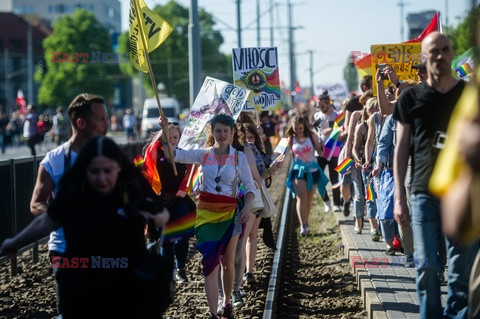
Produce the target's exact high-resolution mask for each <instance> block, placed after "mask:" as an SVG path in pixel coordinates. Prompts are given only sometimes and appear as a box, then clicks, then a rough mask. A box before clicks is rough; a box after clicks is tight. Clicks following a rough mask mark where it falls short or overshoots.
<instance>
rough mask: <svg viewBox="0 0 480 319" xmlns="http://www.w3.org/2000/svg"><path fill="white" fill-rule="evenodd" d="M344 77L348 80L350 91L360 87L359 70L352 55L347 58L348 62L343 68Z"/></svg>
mask: <svg viewBox="0 0 480 319" xmlns="http://www.w3.org/2000/svg"><path fill="white" fill-rule="evenodd" d="M343 79H344V80H345V82H347V87H348V91H349V92H352V91H356V90H357V88H358V72H357V68H356V67H355V64H354V63H353V57H352V56H351V55H350V56H349V57H348V60H347V64H346V65H345V67H344V68H343Z"/></svg>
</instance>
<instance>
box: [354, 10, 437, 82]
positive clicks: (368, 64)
mask: <svg viewBox="0 0 480 319" xmlns="http://www.w3.org/2000/svg"><path fill="white" fill-rule="evenodd" d="M433 31H440V32H442V22H441V20H440V12H438V11H437V12H435V15H434V16H433V18H432V20H431V21H430V23H429V24H428V25H427V27H426V28H425V29H424V30H423V31H422V33H420V35H419V36H418V37H416V38H414V39H410V40H408V41H406V42H403V43H412V42H422V41H423V39H425V37H426V36H427V35H429V34H430V33H432V32H433ZM355 66H356V67H357V69H358V71H359V73H360V76H363V75H367V74H368V75H372V60H371V54H368V55H365V56H364V57H363V58H361V59H358V60H357V61H355Z"/></svg>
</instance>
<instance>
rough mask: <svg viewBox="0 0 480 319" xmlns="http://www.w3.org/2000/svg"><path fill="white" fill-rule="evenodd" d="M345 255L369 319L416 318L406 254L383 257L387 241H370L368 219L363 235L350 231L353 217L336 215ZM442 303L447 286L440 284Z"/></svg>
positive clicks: (416, 310) (413, 281) (414, 299)
mask: <svg viewBox="0 0 480 319" xmlns="http://www.w3.org/2000/svg"><path fill="white" fill-rule="evenodd" d="M336 217H337V221H338V223H339V225H340V231H341V234H342V241H343V245H344V251H345V255H346V256H347V258H348V259H349V262H350V266H351V267H352V271H353V273H354V274H355V277H356V278H357V283H358V285H359V290H360V291H361V294H362V298H363V302H364V305H365V309H366V310H367V312H368V318H375V319H376V318H379V319H380V318H389V319H400V318H402V319H403V318H418V317H419V306H418V298H417V293H416V289H415V288H416V287H415V268H405V267H404V265H403V264H404V262H405V258H406V257H405V255H403V254H401V253H399V252H397V253H396V256H386V255H385V253H384V252H385V250H386V244H385V243H384V242H382V241H380V242H373V241H372V239H371V235H370V228H369V225H368V222H367V221H366V220H365V223H364V225H365V227H364V228H363V232H362V234H355V233H354V232H353V228H354V224H353V218H352V217H351V216H350V217H347V218H345V217H344V216H343V214H341V213H337V214H336ZM441 288H442V303H443V305H444V306H445V300H446V296H447V287H446V286H442V287H441Z"/></svg>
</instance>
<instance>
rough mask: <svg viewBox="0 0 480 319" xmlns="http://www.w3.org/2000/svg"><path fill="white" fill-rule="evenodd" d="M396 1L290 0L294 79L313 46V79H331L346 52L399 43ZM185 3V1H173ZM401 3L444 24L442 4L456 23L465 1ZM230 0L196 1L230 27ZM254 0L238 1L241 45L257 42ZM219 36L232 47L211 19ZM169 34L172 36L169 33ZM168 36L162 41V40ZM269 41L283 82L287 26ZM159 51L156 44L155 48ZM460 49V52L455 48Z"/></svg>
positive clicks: (153, 0) (281, 9)
mask: <svg viewBox="0 0 480 319" xmlns="http://www.w3.org/2000/svg"><path fill="white" fill-rule="evenodd" d="M120 1H121V3H122V29H123V30H127V29H128V19H127V17H128V6H129V3H130V0H120ZM399 1H400V0H380V1H378V0H377V1H373V0H361V1H359V0H334V1H332V0H291V3H292V4H293V5H294V7H293V24H294V26H296V27H300V28H299V29H297V30H296V31H295V52H296V53H297V72H296V73H297V78H298V80H299V82H300V84H301V85H302V86H306V87H308V86H310V77H309V68H310V60H309V55H308V54H307V51H308V50H313V51H314V59H313V69H314V70H315V71H316V72H315V74H314V84H315V85H318V84H325V83H337V82H339V81H343V76H342V74H343V72H342V70H343V67H344V66H345V64H346V61H347V57H348V55H349V54H350V52H351V51H361V52H369V51H370V45H371V44H385V43H397V42H401V39H400V21H401V19H400V8H399V7H398V6H397V3H398V2H399ZM145 2H146V3H147V5H148V6H149V7H154V6H155V5H156V4H165V3H167V2H168V1H166V0H145ZM177 2H179V3H181V4H182V5H184V6H185V7H188V6H189V5H190V1H189V0H178V1H177ZM273 2H276V3H278V6H277V8H276V9H275V11H274V26H279V27H285V26H287V6H286V3H287V1H286V0H277V1H275V0H274V1H273ZM404 2H405V3H406V6H405V9H404V12H405V17H406V16H407V14H408V13H415V12H420V11H424V10H438V11H440V13H441V16H442V22H443V24H445V15H446V14H445V11H446V7H447V5H446V4H447V3H448V24H449V25H454V26H456V25H457V24H458V22H459V21H460V20H459V18H463V17H465V16H466V14H467V12H468V10H469V5H470V2H471V1H470V0H416V1H415V0H410V1H404ZM235 3H236V1H235V0H198V6H199V7H203V8H205V9H206V10H207V11H208V12H210V13H211V14H213V15H214V16H215V17H217V18H218V19H219V20H221V21H224V22H225V23H226V24H228V25H229V26H231V27H236V25H237V21H236V4H235ZM256 3H257V0H241V8H242V19H241V20H242V27H243V28H245V27H246V26H247V25H251V28H249V29H248V30H244V31H243V32H242V46H243V47H256V46H257V31H256V29H255V28H256V24H255V22H254V21H255V18H256ZM269 3H270V0H260V12H264V11H266V10H267V9H268V7H269ZM269 21H270V18H269V15H268V14H267V15H265V16H264V17H263V18H262V20H261V26H262V27H263V28H269V26H270V24H269ZM404 28H405V39H403V41H405V40H407V39H406V37H407V35H408V27H407V24H406V20H405V22H404ZM217 29H219V30H221V32H222V34H223V37H224V40H225V42H224V45H223V46H222V50H223V51H224V52H231V50H232V48H236V47H237V33H236V30H231V29H229V28H227V27H226V26H225V25H223V24H220V23H219V24H217ZM172 36H173V35H172ZM167 41H168V40H167ZM261 46H270V31H269V30H268V29H264V30H262V31H261ZM274 46H276V47H277V48H278V55H279V63H280V80H282V81H284V82H285V83H287V84H288V83H289V78H290V75H289V64H288V42H287V31H286V29H285V28H279V29H276V30H275V31H274ZM159 50H161V47H160V48H159ZM458 53H460V52H458Z"/></svg>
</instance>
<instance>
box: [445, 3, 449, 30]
mask: <svg viewBox="0 0 480 319" xmlns="http://www.w3.org/2000/svg"><path fill="white" fill-rule="evenodd" d="M445 26H448V0H445Z"/></svg>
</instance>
